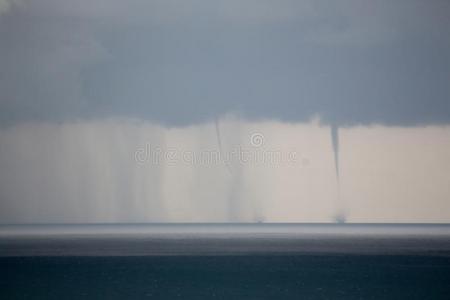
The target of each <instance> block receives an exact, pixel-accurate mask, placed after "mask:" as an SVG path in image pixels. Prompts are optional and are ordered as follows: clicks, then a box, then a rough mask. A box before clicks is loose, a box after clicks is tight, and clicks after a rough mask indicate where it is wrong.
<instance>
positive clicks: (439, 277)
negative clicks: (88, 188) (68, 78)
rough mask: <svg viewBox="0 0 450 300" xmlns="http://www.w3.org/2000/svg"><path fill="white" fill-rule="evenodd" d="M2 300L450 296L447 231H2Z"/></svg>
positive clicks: (33, 227) (188, 227) (309, 227)
mask: <svg viewBox="0 0 450 300" xmlns="http://www.w3.org/2000/svg"><path fill="white" fill-rule="evenodd" d="M0 299H450V226H449V225H445V224H115V225H114V224H65V225H61V224H59V225H54V224H52V225H45V224H28V225H2V226H0Z"/></svg>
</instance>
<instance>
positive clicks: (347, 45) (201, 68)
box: [0, 0, 450, 125]
mask: <svg viewBox="0 0 450 300" xmlns="http://www.w3.org/2000/svg"><path fill="white" fill-rule="evenodd" d="M0 3H1V7H2V9H1V10H2V11H3V13H2V15H1V17H0V65H1V66H2V67H1V69H0V91H1V94H0V97H1V99H0V121H1V122H2V123H3V124H11V123H17V122H21V121H29V120H53V121H59V120H68V119H80V118H97V117H110V116H126V117H136V118H142V119H147V120H151V121H155V122H161V123H164V124H169V125H184V124H193V123H199V122H203V121H207V120H210V119H212V118H215V117H217V116H219V115H223V114H225V113H228V112H238V113H242V114H243V115H244V116H246V117H248V118H257V119H261V118H262V119H280V120H284V121H304V120H308V119H310V118H311V117H312V116H314V115H320V116H321V118H322V119H323V120H325V121H326V122H333V123H337V124H339V125H352V124H371V123H383V124H389V125H390V124H395V125H417V124H429V123H432V124H436V123H449V121H450V85H449V84H448V80H449V78H450V32H449V30H448V28H450V3H449V2H447V1H438V0H433V1H426V2H424V1H395V2H392V1H387V0H386V1H385V0H383V1H377V2H376V3H374V2H373V1H363V2H361V1H340V2H339V4H337V3H335V2H333V1H288V0H285V1H268V0H265V1H255V0H246V1H237V0H232V1H204V0H191V1H176V0H170V1H162V0H157V1H139V0H132V1H118V0H113V1H104V0H92V1H87V0H64V1H60V0H58V1H57V0H37V1H36V0H33V1H20V2H19V3H20V5H9V4H10V3H13V2H11V1H6V2H5V1H2V2H0ZM5 3H6V5H5Z"/></svg>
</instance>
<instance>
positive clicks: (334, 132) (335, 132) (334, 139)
mask: <svg viewBox="0 0 450 300" xmlns="http://www.w3.org/2000/svg"><path fill="white" fill-rule="evenodd" d="M331 143H332V144H333V154H334V166H335V171H336V179H337V181H338V184H339V179H340V178H339V177H340V172H339V126H337V125H336V124H331Z"/></svg>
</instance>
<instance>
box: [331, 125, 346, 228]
mask: <svg viewBox="0 0 450 300" xmlns="http://www.w3.org/2000/svg"><path fill="white" fill-rule="evenodd" d="M331 143H332V147H333V154H334V167H335V171H336V181H337V200H336V214H335V216H334V221H335V222H336V223H345V222H346V219H347V217H346V213H345V207H344V203H343V201H342V199H341V174H340V165H339V126H338V125H337V124H336V123H332V124H331Z"/></svg>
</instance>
